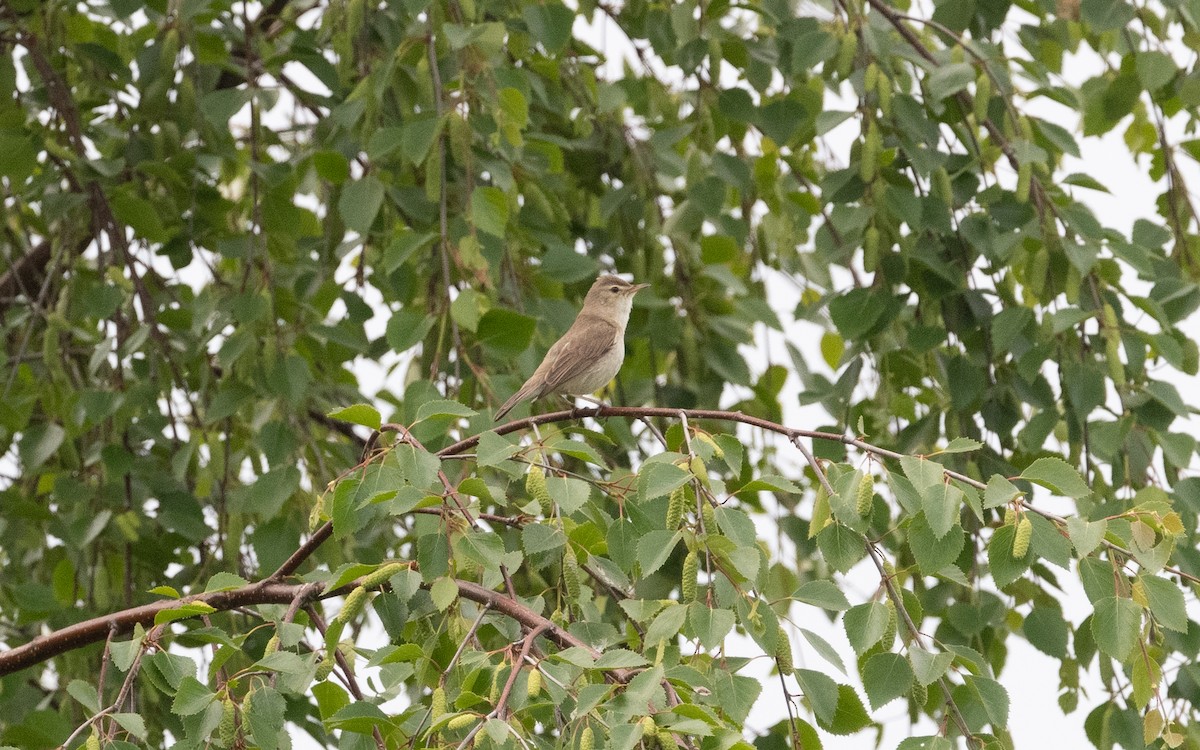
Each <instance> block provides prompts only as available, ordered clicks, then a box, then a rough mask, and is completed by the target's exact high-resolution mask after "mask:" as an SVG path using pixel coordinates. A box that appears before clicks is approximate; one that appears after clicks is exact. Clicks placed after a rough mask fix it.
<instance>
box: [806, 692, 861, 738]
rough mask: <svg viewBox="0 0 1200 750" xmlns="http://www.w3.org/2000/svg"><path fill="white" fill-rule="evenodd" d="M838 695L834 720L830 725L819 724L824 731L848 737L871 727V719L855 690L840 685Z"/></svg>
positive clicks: (819, 722)
mask: <svg viewBox="0 0 1200 750" xmlns="http://www.w3.org/2000/svg"><path fill="white" fill-rule="evenodd" d="M837 695H838V702H837V710H836V711H834V714H833V720H832V721H830V722H828V723H824V722H821V721H819V720H818V722H817V723H818V724H820V726H821V728H822V729H824V730H825V731H827V732H829V733H830V734H839V735H847V734H854V733H855V732H858V731H860V730H862V729H865V728H867V727H869V726H871V717H870V715H869V714H867V709H866V707H865V706H863V704H862V699H861V698H859V697H858V693H856V692H854V688H852V687H850V686H849V685H841V684H839V685H838V690H837Z"/></svg>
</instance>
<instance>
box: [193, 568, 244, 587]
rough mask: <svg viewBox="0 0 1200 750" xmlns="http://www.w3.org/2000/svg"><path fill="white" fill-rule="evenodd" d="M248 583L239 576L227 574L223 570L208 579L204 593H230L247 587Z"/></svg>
mask: <svg viewBox="0 0 1200 750" xmlns="http://www.w3.org/2000/svg"><path fill="white" fill-rule="evenodd" d="M249 584H250V582H249V581H247V580H246V579H245V578H242V577H241V576H237V575H234V574H233V573H228V572H226V571H224V570H222V571H220V572H218V573H216V574H214V575H213V577H212V578H209V579H208V584H207V585H206V586H205V587H204V591H205V593H208V592H212V591H230V590H232V589H240V588H241V587H243V586H247V585H249Z"/></svg>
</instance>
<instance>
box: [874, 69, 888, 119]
mask: <svg viewBox="0 0 1200 750" xmlns="http://www.w3.org/2000/svg"><path fill="white" fill-rule="evenodd" d="M875 93H877V94H879V111H880V112H881V113H883V116H884V117H891V116H892V79H890V78H888V76H887V73H884V72H882V71H881V72H880V73H879V81H878V82H876V84H875Z"/></svg>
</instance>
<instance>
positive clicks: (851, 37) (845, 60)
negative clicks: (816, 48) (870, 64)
mask: <svg viewBox="0 0 1200 750" xmlns="http://www.w3.org/2000/svg"><path fill="white" fill-rule="evenodd" d="M841 43H842V46H841V47H840V48H838V56H837V72H838V75H839V76H840V77H842V78H846V77H847V76H849V75H850V71H851V70H852V69H853V68H854V58H855V57H857V56H858V34H856V33H854V32H853V31H849V30H848V31H846V32H844V33H843V34H842V39H841Z"/></svg>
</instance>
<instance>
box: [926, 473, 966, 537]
mask: <svg viewBox="0 0 1200 750" xmlns="http://www.w3.org/2000/svg"><path fill="white" fill-rule="evenodd" d="M965 499H966V498H965V496H964V495H963V491H962V490H960V489H959V488H958V487H955V486H954V485H953V484H949V483H946V482H943V483H940V484H934V485H931V486H929V487H926V488H925V489H924V490H921V507H922V509H923V510H924V511H925V520H927V521H928V522H929V529H930V531H932V532H933V535H934V536H935V537H936V538H938V539H939V540H940V539H942V538H943V537H945V536H946V534H948V533H949V532H950V529H952V528H954V527H955V526H957V525H958V516H959V513H960V512H961V511H962V506H963V502H964V501H965Z"/></svg>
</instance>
